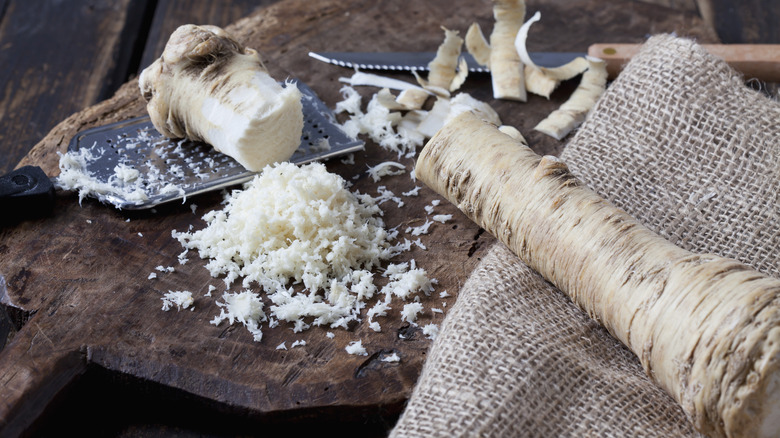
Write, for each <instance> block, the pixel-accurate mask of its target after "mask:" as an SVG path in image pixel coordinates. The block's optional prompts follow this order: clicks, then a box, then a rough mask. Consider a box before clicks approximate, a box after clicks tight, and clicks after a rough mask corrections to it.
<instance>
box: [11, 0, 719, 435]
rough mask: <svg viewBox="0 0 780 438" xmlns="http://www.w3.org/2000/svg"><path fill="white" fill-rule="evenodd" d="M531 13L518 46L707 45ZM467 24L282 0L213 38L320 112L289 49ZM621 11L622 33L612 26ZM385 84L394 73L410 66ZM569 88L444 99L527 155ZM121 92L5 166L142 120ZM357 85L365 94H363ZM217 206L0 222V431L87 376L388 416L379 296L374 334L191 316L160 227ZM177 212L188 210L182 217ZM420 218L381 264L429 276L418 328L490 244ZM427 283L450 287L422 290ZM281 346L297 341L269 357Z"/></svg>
mask: <svg viewBox="0 0 780 438" xmlns="http://www.w3.org/2000/svg"><path fill="white" fill-rule="evenodd" d="M537 9H538V10H541V12H542V21H541V22H540V23H538V24H537V25H536V26H535V27H534V28H533V33H532V37H531V42H530V43H529V45H530V48H531V49H532V50H559V51H585V50H586V48H587V46H588V45H589V44H591V43H595V42H599V41H624V42H641V41H642V40H643V39H644V38H645V36H646V35H648V34H650V33H657V32H671V31H676V32H677V33H678V34H681V35H693V36H696V37H697V38H698V39H699V40H700V41H702V42H715V40H714V38H713V37H712V35H711V33H709V32H708V31H707V30H706V28H705V27H704V26H703V25H702V23H701V22H700V21H699V20H698V19H697V18H695V17H694V16H691V15H686V14H679V13H677V12H674V13H671V12H672V11H669V10H667V9H665V8H662V7H657V6H652V5H644V4H639V3H636V2H631V1H618V2H610V3H609V4H608V5H607V4H604V3H603V2H594V1H574V2H571V1H563V0H561V1H551V2H543V3H542V2H540V4H539V5H538V7H535V5H534V4H533V3H531V5H530V6H529V13H533V12H534V11H535V10H537ZM473 21H476V22H478V23H480V24H481V26H482V28H483V29H484V30H485V31H486V32H489V30H490V29H492V10H491V6H490V2H489V1H488V0H481V1H476V2H465V1H464V2H457V3H455V5H454V6H453V5H452V2H450V1H449V0H446V1H445V0H428V1H424V2H421V1H415V0H404V1H393V2H374V1H359V0H341V1H334V0H325V1H317V2H312V1H308V0H285V1H282V2H280V3H278V4H275V5H273V6H271V7H268V8H265V9H262V10H259V11H257V12H256V13H254V14H253V15H251V16H249V17H246V18H244V19H242V20H240V21H238V22H236V23H234V24H233V25H231V26H230V27H229V28H228V31H230V32H231V33H232V34H233V35H234V36H236V37H237V38H238V39H239V40H241V41H242V42H244V43H245V44H246V45H248V46H250V47H254V48H256V49H258V50H259V51H260V53H261V57H262V59H263V61H264V62H265V63H266V65H267V66H268V67H269V69H270V71H271V73H272V75H273V76H274V77H276V78H279V79H281V78H285V77H288V76H290V77H296V78H298V79H300V80H302V81H303V82H305V83H306V84H308V85H309V86H310V87H311V88H312V89H313V90H315V92H317V93H318V94H319V96H320V98H321V99H322V100H323V101H324V102H326V104H328V105H329V106H330V107H331V108H332V107H334V106H335V104H336V102H338V101H339V100H341V96H340V92H339V89H340V88H341V86H342V84H341V83H340V82H339V77H342V76H348V75H349V74H351V71H349V70H346V69H342V68H339V67H335V66H330V65H326V64H322V63H319V62H317V61H314V60H312V59H311V58H309V57H308V56H307V53H308V52H309V51H335V50H354V51H389V50H398V51H410V50H426V51H433V50H435V49H436V48H437V46H438V45H439V43H440V42H441V39H442V37H443V32H442V31H441V29H440V27H441V26H445V27H447V28H449V29H454V30H460V31H461V34H462V35H463V34H465V31H466V29H467V28H468V26H469V24H470V23H472V22H473ZM629 21H630V22H631V27H630V29H629V28H626V24H625V23H627V22H629ZM390 76H394V77H397V78H402V79H408V80H411V76H410V75H404V74H394V75H390ZM575 86H576V81H574V82H569V83H565V84H563V86H562V87H561V89H560V90H559V91H557V92H556V93H554V95H553V96H552V98H551V99H550V100H549V101H548V100H546V99H543V98H540V97H537V96H531V97H530V99H529V102H528V103H517V102H498V101H494V100H493V99H492V91H491V88H490V80H489V77H488V76H486V75H476V74H475V75H472V76H471V77H470V78H469V79H468V80H467V82H466V84H465V85H464V87H463V88H462V90H461V91H465V92H468V93H470V94H472V95H473V96H474V97H475V98H477V99H480V100H484V101H487V102H490V103H491V104H493V105H494V108H495V109H496V110H497V111H498V112H499V114H500V115H501V117H502V119H503V121H504V122H505V123H507V124H511V125H514V126H516V127H518V128H519V129H520V130H521V131H522V132H523V133H524V134H525V136H526V138H527V139H528V140H529V142H530V144H531V146H532V147H533V148H534V149H535V150H536V151H537V152H539V153H541V154H558V153H559V152H560V151H561V150H562V148H563V142H558V141H555V140H553V139H551V138H548V137H545V136H543V135H541V134H538V133H536V132H534V131H532V127H533V126H534V125H535V124H536V123H537V122H538V121H539V120H541V119H542V118H543V117H544V116H546V115H547V114H549V112H551V111H552V110H554V109H555V108H556V107H557V106H558V105H560V104H561V103H562V102H563V101H564V100H565V99H566V98H567V97H568V94H569V93H571V91H572V90H573V89H574V87H575ZM137 90H138V88H137V82H136V81H131V82H129V83H127V84H125V85H124V86H123V87H122V88H121V89H120V90H119V91H118V92H117V94H116V95H115V96H114V97H113V98H111V99H109V100H107V101H104V102H102V103H100V104H98V105H95V106H93V107H91V108H88V109H87V110H85V111H82V112H80V113H77V114H74V115H72V116H71V117H69V118H68V119H66V120H64V121H63V122H62V123H60V124H59V125H58V126H57V127H55V128H54V129H53V130H52V131H51V132H50V133H49V135H48V136H47V137H46V138H45V139H44V140H42V141H41V142H40V143H39V144H38V145H36V146H35V148H34V149H33V150H32V151H31V152H30V153H29V154H28V156H27V157H26V158H25V159H24V160H23V162H22V163H21V164H35V165H38V166H41V167H43V168H44V170H45V171H46V172H47V173H48V174H49V175H56V174H57V159H58V156H57V152H58V151H64V150H65V149H66V147H67V144H68V142H69V140H70V139H71V137H73V135H74V134H75V133H76V132H78V131H80V130H83V129H86V128H90V127H94V126H100V125H104V124H108V123H111V122H114V121H119V120H124V119H127V118H131V117H135V116H139V115H141V114H143V113H144V112H145V108H144V107H145V105H144V102H143V101H142V99H141V98H140V96H139V93H138V91H137ZM360 91H361V93H362V94H363V96H364V97H365V99H366V100H367V99H368V98H369V97H370V95H371V94H372V93H373V92H375V91H376V90H375V89H369V88H366V89H361V90H360ZM386 160H394V161H400V162H402V163H404V164H406V166H407V169H408V170H411V169H412V168H413V160H412V159H409V158H401V159H399V158H398V157H397V156H395V155H393V154H390V153H388V152H385V151H383V150H381V149H380V148H379V147H378V146H377V145H375V144H373V143H371V142H370V141H369V142H368V144H367V147H366V150H365V152H363V153H358V154H356V155H355V164H343V163H341V161H340V160H333V161H331V162H329V163H327V165H328V168H329V170H330V171H332V172H335V173H338V174H340V175H342V176H343V177H344V178H345V179H347V180H349V181H353V182H354V190H358V191H361V192H363V193H369V194H372V195H376V194H377V186H378V185H385V186H387V188H388V189H390V190H392V191H393V192H395V193H397V194H400V193H401V192H404V191H408V190H410V189H412V188H413V187H414V186H415V182H414V181H412V179H411V178H410V177H409V174H408V173H407V174H404V175H400V176H394V177H387V178H385V179H383V180H381V181H380V182H379V183H374V182H373V181H371V179H370V178H369V177H368V176H367V175H366V173H365V169H366V167H367V166H371V165H375V164H377V163H380V162H382V161H386ZM353 176H357V179H355V180H353ZM434 199H438V197H437V196H435V195H434V193H433V192H432V191H430V190H428V189H427V188H423V189H422V190H421V191H420V196H419V197H409V198H405V199H404V201H405V202H406V205H405V206H404V207H403V208H395V207H394V205H393V204H384V205H383V207H385V208H384V211H385V214H384V220H385V222H386V225H387V227H388V228H391V227H396V226H398V227H400V229H402V230H403V229H405V228H406V227H407V226H416V225H421V224H422V223H423V222H424V220H425V217H426V213H425V211H424V207H425V206H426V205H428V204H430V203H431V201H432V200H434ZM220 201H221V196H220V195H219V194H210V195H204V196H201V197H197V198H195V199H190V200H188V201H187V203H186V204H184V205H181V204H177V205H170V206H161V207H159V208H157V209H156V210H155V211H153V212H152V211H145V212H135V213H134V212H125V211H117V210H115V209H113V208H112V207H109V206H105V205H101V204H99V203H97V202H95V201H92V200H85V201H84V202H83V203H82V205H79V203H78V200H77V197H76V195H74V194H73V193H62V192H60V193H58V195H57V201H56V206H55V212H54V215H53V216H52V217H49V218H44V219H39V220H30V221H26V222H23V223H20V224H17V225H15V226H13V227H6V228H4V229H2V231H1V233H2V234H1V236H2V238H1V239H0V275H2V277H1V278H0V281H4V283H5V286H6V289H7V290H6V291H5V292H4V293H3V290H2V288H0V293H2V295H0V299H1V300H2V303H3V304H5V309H7V310H6V311H7V312H9V313H10V314H11V317H12V319H14V320H15V322H16V323H17V324H18V325H19V330H18V332H16V333H15V334H14V336H13V338H12V339H11V341H10V342H9V343H8V344H7V345H6V346H5V348H4V349H3V350H2V352H0V382H2V397H0V427H4V428H5V429H4V431H5V432H6V433H9V434H11V435H14V434H16V433H18V432H21V431H23V430H25V429H28V428H30V427H31V426H35V427H44V428H45V427H46V425H45V424H41V423H42V421H37V420H41V419H47V418H51V411H52V410H54V409H63V406H65V405H67V404H68V400H74V397H75V399H76V400H81V399H78V395H74V390H73V388H74V387H75V388H79V386H78V382H80V381H84V380H85V379H86V380H89V378H90V376H93V375H110V376H124V378H126V379H129V381H130V382H132V385H138V386H141V387H144V388H147V389H146V390H145V391H146V392H144V391H141V392H142V393H145V394H147V395H150V394H151V395H153V396H154V397H158V396H159V397H163V398H166V399H170V400H173V401H174V402H175V403H178V402H181V403H182V405H183V406H198V409H203V410H204V411H210V412H224V413H228V414H229V415H238V416H240V417H241V418H243V419H248V421H252V422H254V421H258V422H268V421H274V422H276V421H283V422H290V421H294V422H298V423H301V422H315V423H316V422H319V423H324V422H327V419H328V418H334V416H335V418H338V420H339V422H341V423H350V422H352V423H355V424H373V425H375V427H376V428H378V430H386V429H387V428H388V427H390V426H392V423H393V421H394V419H395V418H397V416H398V415H399V413H400V412H401V410H402V408H403V403H404V401H405V400H406V399H407V398H408V397H409V395H410V393H411V391H412V388H413V385H414V382H415V381H416V379H417V377H418V375H419V373H420V370H421V369H422V365H423V363H424V361H425V353H426V350H427V348H428V346H429V345H430V342H431V341H430V340H429V339H427V338H426V337H425V336H424V335H423V334H422V333H421V330H420V329H419V327H416V326H414V325H410V324H408V323H402V322H401V320H400V317H399V316H398V309H399V308H400V306H401V303H400V302H394V309H395V313H393V314H392V315H391V316H389V317H387V318H384V319H383V320H382V327H383V330H382V332H380V333H375V332H373V331H372V330H370V329H369V328H368V327H367V324H366V323H361V324H358V325H356V326H355V327H353V328H351V329H350V330H348V331H347V330H333V332H334V333H335V338H333V339H329V338H327V337H326V336H325V333H326V331H328V330H326V329H324V328H318V327H314V328H312V329H310V330H308V331H305V332H303V333H293V331H292V329H291V327H290V326H289V325H285V324H281V325H280V326H279V327H276V328H274V329H270V328H267V327H264V338H263V340H262V342H259V343H257V342H253V341H252V337H251V335H250V334H249V333H248V332H247V331H246V330H245V329H243V328H242V327H240V326H238V325H236V326H227V325H226V323H223V324H222V325H220V326H214V325H211V324H209V321H210V320H211V319H212V318H213V317H214V316H215V315H216V314H218V313H219V312H218V307H217V306H216V304H215V302H216V300H217V299H218V297H219V295H220V293H219V292H217V293H215V297H213V298H208V297H204V293H206V292H207V290H208V286H209V285H214V286H217V288H218V291H220V292H221V291H222V290H223V289H224V288H223V287H222V281H221V279H215V278H211V277H210V276H209V274H208V272H207V271H206V269H205V268H204V264H205V262H203V261H202V260H199V259H197V257H196V256H195V255H194V254H191V255H190V262H189V263H187V264H185V265H179V264H178V263H177V255H178V254H179V253H180V252H181V251H182V248H181V246H180V245H179V243H178V242H177V241H175V240H174V239H173V238H172V237H171V230H184V229H186V228H188V227H189V226H190V225H193V226H194V227H195V228H201V227H203V225H204V222H203V221H202V220H201V219H200V217H201V216H202V215H203V214H205V213H206V212H207V211H210V210H213V209H217V208H220V207H221V206H220V205H219V202H220ZM191 204H196V205H197V206H196V210H195V213H193V211H192V210H191ZM436 211H437V213H442V214H453V216H454V220H453V221H452V222H448V223H446V224H436V225H434V226H433V227H432V228H431V232H430V234H429V235H426V236H422V242H423V243H424V244H425V246H426V247H427V250H422V249H420V248H415V249H413V250H412V251H411V252H409V253H407V254H404V255H402V256H399V257H398V258H397V259H395V260H393V261H394V262H400V261H407V260H409V259H412V258H413V259H415V260H416V261H417V263H418V265H419V266H420V267H423V268H424V269H426V270H427V271H428V273H429V275H430V276H432V277H434V278H436V279H437V280H438V285H437V287H436V292H434V294H432V295H431V296H430V297H427V298H426V297H424V298H423V299H422V302H423V304H424V306H425V308H426V309H427V310H426V311H425V313H424V314H423V315H422V316H421V318H420V321H419V322H420V325H424V324H428V323H431V322H432V323H436V324H441V323H442V321H443V319H444V315H443V314H438V313H432V312H431V311H430V308H431V307H437V308H441V309H444V310H445V313H446V309H448V308H450V307H451V306H452V305H453V304H454V302H455V299H456V297H457V292H458V289H459V288H460V286H461V285H462V284H463V282H464V281H465V280H466V279H467V277H468V275H469V273H470V272H471V270H472V269H473V268H474V267H475V266H476V264H477V263H478V261H479V259H480V257H481V255H482V254H484V252H485V250H486V249H487V247H489V245H491V244H492V243H493V242H494V241H493V238H492V237H491V236H489V235H488V234H487V233H484V232H483V230H481V229H479V228H478V227H477V226H476V225H475V224H473V223H471V222H470V221H469V220H467V219H466V218H465V216H463V215H462V214H460V213H459V212H458V211H457V209H456V208H454V207H453V206H452V205H449V204H447V203H446V202H443V203H442V205H441V206H439V207H437V209H436ZM160 265H162V266H173V267H175V272H173V273H171V274H160V275H159V278H158V279H155V280H149V279H148V278H147V277H148V275H149V274H150V273H151V272H154V271H155V267H157V266H160ZM0 285H2V283H0ZM169 290H189V291H192V292H193V295H194V296H195V298H196V300H195V306H194V310H193V311H189V310H187V311H181V312H177V311H171V312H163V311H161V309H160V308H161V300H160V298H161V296H162V295H163V294H164V293H165V292H167V291H169ZM445 290H446V291H447V292H449V293H450V294H451V295H452V296H451V297H449V298H440V297H439V293H440V292H441V291H445ZM295 340H303V341H306V345H305V346H303V347H296V348H293V349H289V350H286V351H285V350H277V349H276V346H277V345H279V344H280V343H282V342H286V343H287V345H288V346H289V345H290V344H291V343H292V342H293V341H295ZM353 340H362V341H363V344H364V345H365V346H366V348H367V350H368V353H369V355H368V356H366V357H363V356H353V355H349V354H347V353H346V352H345V351H344V347H345V346H346V345H347V344H348V343H349V342H351V341H353ZM390 353H396V354H398V356H400V358H401V360H400V362H399V363H387V362H382V361H381V358H382V357H384V356H385V355H387V354H390ZM160 394H164V395H162V396H161V395H160ZM154 397H150V398H154ZM185 400H186V401H187V403H186V404H185V403H184V401H185ZM106 403H110V400H107V401H106ZM102 404H103V403H102V401H101V402H98V403H95V404H94V405H92V406H93V407H95V406H100V405H102ZM199 412H200V411H199ZM193 421H195V420H193Z"/></svg>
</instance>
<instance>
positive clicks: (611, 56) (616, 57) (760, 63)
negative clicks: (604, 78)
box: [588, 43, 780, 82]
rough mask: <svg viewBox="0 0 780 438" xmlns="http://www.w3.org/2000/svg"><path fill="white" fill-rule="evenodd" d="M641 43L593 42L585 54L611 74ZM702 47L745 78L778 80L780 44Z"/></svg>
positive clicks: (635, 51)
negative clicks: (600, 63)
mask: <svg viewBox="0 0 780 438" xmlns="http://www.w3.org/2000/svg"><path fill="white" fill-rule="evenodd" d="M641 46H642V45H641V44H607V43H603V44H593V45H592V46H590V47H589V48H588V55H590V56H595V57H597V58H601V59H603V60H605V61H606V62H607V73H608V74H609V77H610V78H614V77H615V76H617V74H618V73H619V72H620V70H622V69H623V66H624V65H625V64H626V63H627V62H628V61H629V60H630V59H631V58H632V57H633V56H634V55H636V53H637V52H638V51H639V48H640V47H641ZM701 46H702V47H703V48H704V49H705V50H707V51H708V52H710V53H711V54H713V55H715V56H717V57H719V58H722V59H723V60H724V61H726V63H727V64H729V65H730V66H732V67H733V68H734V69H735V70H737V71H739V72H740V73H742V74H743V75H744V77H745V79H750V78H756V79H760V80H762V81H765V82H780V44H702V45H701Z"/></svg>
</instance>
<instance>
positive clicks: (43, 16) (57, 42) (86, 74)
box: [0, 0, 147, 173]
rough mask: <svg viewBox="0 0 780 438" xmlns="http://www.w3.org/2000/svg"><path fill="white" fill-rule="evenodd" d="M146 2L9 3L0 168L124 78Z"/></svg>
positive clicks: (3, 31) (2, 29)
mask: <svg viewBox="0 0 780 438" xmlns="http://www.w3.org/2000/svg"><path fill="white" fill-rule="evenodd" d="M146 4H147V2H146V1H131V0H119V1H114V2H93V1H88V0H73V1H67V2H30V1H26V0H7V1H4V2H3V3H2V7H3V9H2V12H3V13H2V17H0V48H1V50H0V65H2V66H3V68H2V69H0V84H2V87H3V89H2V95H0V144H1V145H2V148H3V153H2V154H0V173H6V172H8V171H10V170H11V169H13V168H14V167H15V166H16V164H17V162H18V161H19V160H20V159H21V158H22V157H24V155H25V154H27V152H28V151H29V150H30V148H31V147H32V146H33V145H34V144H35V143H37V142H38V141H40V140H41V139H42V138H43V137H44V136H45V135H46V133H47V132H49V130H51V128H52V127H53V126H54V125H56V124H57V123H58V122H60V121H61V120H62V119H64V118H65V117H67V116H68V115H70V114H72V113H73V112H76V111H80V110H82V109H84V108H86V107H88V106H90V105H93V104H95V103H96V102H99V101H101V100H104V99H106V98H108V97H110V95H111V94H113V92H114V91H115V90H116V88H118V86H119V85H121V84H122V83H124V82H125V81H126V80H127V79H128V76H127V68H128V65H129V63H130V58H131V57H132V45H133V43H134V40H135V36H136V35H137V34H138V29H139V28H140V26H141V21H142V17H143V12H144V8H145V6H146Z"/></svg>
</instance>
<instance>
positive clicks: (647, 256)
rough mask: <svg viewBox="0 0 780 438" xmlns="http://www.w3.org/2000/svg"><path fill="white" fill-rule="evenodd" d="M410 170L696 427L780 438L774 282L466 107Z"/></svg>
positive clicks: (778, 294) (779, 306)
mask: <svg viewBox="0 0 780 438" xmlns="http://www.w3.org/2000/svg"><path fill="white" fill-rule="evenodd" d="M415 173H416V176H417V178H418V179H420V180H422V181H423V182H424V183H425V184H427V185H428V186H430V187H431V188H433V189H434V190H436V191H437V192H439V193H440V194H441V195H443V196H445V197H446V198H448V199H449V200H450V201H451V202H453V203H454V204H455V205H457V207H458V208H460V209H461V210H462V211H463V212H464V213H465V214H466V215H468V216H469V217H470V218H471V219H472V220H474V221H475V222H476V223H477V224H478V225H480V226H481V227H483V228H484V229H486V230H487V231H489V232H490V233H492V234H493V235H494V236H496V237H497V238H498V239H499V240H500V241H501V242H503V243H504V244H506V245H507V246H508V247H509V248H510V249H511V250H512V251H513V252H514V253H515V254H517V255H518V256H519V257H520V258H521V259H522V260H523V261H524V262H525V263H527V264H528V265H529V266H530V267H532V268H533V269H535V270H536V271H538V272H539V273H540V274H541V275H542V276H544V277H545V278H546V279H547V280H548V281H550V282H551V283H553V284H554V285H555V286H557V287H558V288H559V289H560V290H562V291H564V292H565V293H567V294H568V295H569V296H570V297H571V299H572V300H573V301H574V302H575V303H576V304H577V305H579V306H580V307H581V308H582V309H584V310H585V311H586V312H587V313H588V314H589V315H590V316H591V317H592V318H594V319H595V320H597V321H598V322H600V323H601V324H603V325H604V327H606V328H607V329H608V330H609V332H610V333H612V335H614V336H615V337H616V338H618V339H619V340H620V341H622V342H623V343H624V344H625V345H626V346H628V347H629V348H630V349H631V350H632V351H633V352H634V353H635V354H636V355H637V356H638V358H639V360H640V362H641V363H642V365H643V367H644V368H645V370H646V372H647V373H648V375H649V376H650V377H651V378H652V379H653V380H654V381H655V382H657V383H658V384H659V385H660V386H661V387H663V388H664V389H665V390H666V391H668V393H669V394H671V396H672V397H674V398H675V399H676V400H677V401H678V402H679V403H680V404H681V406H682V407H683V409H684V410H685V411H686V413H687V414H688V416H689V418H690V419H691V420H692V422H693V424H694V426H695V427H696V428H697V429H699V430H700V431H701V432H702V433H704V434H707V435H709V436H711V437H777V436H778V433H780V280H778V279H775V278H772V277H768V276H766V275H764V274H761V273H760V272H757V271H755V270H753V269H751V268H749V267H748V266H746V265H743V264H741V263H739V262H737V261H734V260H731V259H726V258H722V257H719V256H715V255H711V254H694V253H691V252H689V251H687V250H684V249H681V248H679V247H677V246H675V245H673V244H672V243H670V242H668V241H667V240H665V239H663V238H662V237H660V236H658V235H657V234H655V233H653V232H652V231H650V230H649V229H647V228H646V227H644V226H643V225H641V224H640V223H639V222H638V221H636V220H635V219H633V218H632V217H631V216H629V215H628V214H627V213H625V212H624V211H622V210H620V209H618V208H616V207H615V206H613V205H612V204H610V203H609V202H608V201H606V200H604V199H603V198H601V197H599V196H598V195H597V194H596V193H595V192H593V191H591V190H589V189H587V188H586V187H585V186H583V185H582V184H581V183H580V182H579V181H578V180H577V179H576V178H575V177H574V176H573V175H572V174H571V173H570V172H569V170H568V169H567V167H566V165H565V164H564V163H563V162H561V161H560V160H559V159H557V158H554V157H540V156H538V155H536V154H535V153H534V152H533V151H532V150H531V149H529V148H528V147H526V146H524V145H523V144H521V143H520V142H519V141H517V140H514V139H512V138H511V137H510V136H507V135H505V134H503V133H501V132H500V131H499V130H498V129H497V128H496V127H495V126H494V125H491V124H489V123H486V122H483V121H481V120H480V119H479V118H477V117H475V116H473V115H471V114H469V113H464V114H461V115H460V116H458V117H457V118H455V119H453V120H452V122H450V123H448V124H447V125H445V126H444V127H443V128H442V129H441V130H440V131H439V132H438V133H437V134H436V135H435V136H434V137H433V138H432V139H431V140H430V141H429V142H428V143H427V145H426V146H425V148H424V149H423V151H422V152H421V154H420V157H419V159H418V161H417V165H416V167H415Z"/></svg>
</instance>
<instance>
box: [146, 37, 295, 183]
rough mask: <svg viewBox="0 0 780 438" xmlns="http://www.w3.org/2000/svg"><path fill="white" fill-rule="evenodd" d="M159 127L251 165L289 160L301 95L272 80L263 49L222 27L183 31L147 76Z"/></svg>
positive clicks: (152, 112)
mask: <svg viewBox="0 0 780 438" xmlns="http://www.w3.org/2000/svg"><path fill="white" fill-rule="evenodd" d="M139 86H140V88H141V94H142V95H143V97H144V99H146V101H147V102H148V104H147V107H146V108H147V111H148V112H149V116H150V117H151V119H152V123H153V124H154V127H155V128H156V129H157V130H158V131H160V133H161V134H163V135H165V136H167V137H171V138H188V139H190V140H196V141H204V142H206V143H209V144H211V145H212V146H213V147H214V148H215V149H216V150H218V151H220V152H222V153H224V154H226V155H229V156H231V157H233V158H234V159H235V160H236V161H238V162H239V163H240V164H241V165H242V166H244V167H246V168H247V169H249V170H251V171H259V170H261V169H262V168H263V167H265V166H266V165H268V164H272V163H275V162H282V161H286V160H288V159H289V158H290V157H291V156H292V154H293V152H295V150H296V149H297V148H298V146H299V145H300V142H301V131H302V130H303V111H302V105H301V93H300V91H298V88H297V87H296V86H295V85H294V84H291V83H288V84H286V87H282V86H281V85H280V84H279V83H278V82H276V80H274V79H273V78H271V76H270V75H269V74H268V70H266V68H265V67H264V66H263V63H262V62H261V61H260V57H259V56H258V54H257V51H255V50H254V49H251V48H248V47H244V46H243V45H241V44H240V43H238V42H237V41H236V40H234V39H233V38H231V37H230V35H228V34H227V33H226V32H225V31H224V30H222V29H220V28H218V27H216V26H195V25H191V24H189V25H184V26H181V27H179V28H178V29H176V31H175V32H174V33H173V34H172V35H171V37H170V39H169V40H168V43H167V44H166V46H165V50H164V51H163V54H162V56H161V57H160V58H159V59H157V60H156V61H155V62H154V63H152V65H150V66H149V67H147V68H146V69H145V70H144V71H143V72H142V73H141V76H140V78H139Z"/></svg>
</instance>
